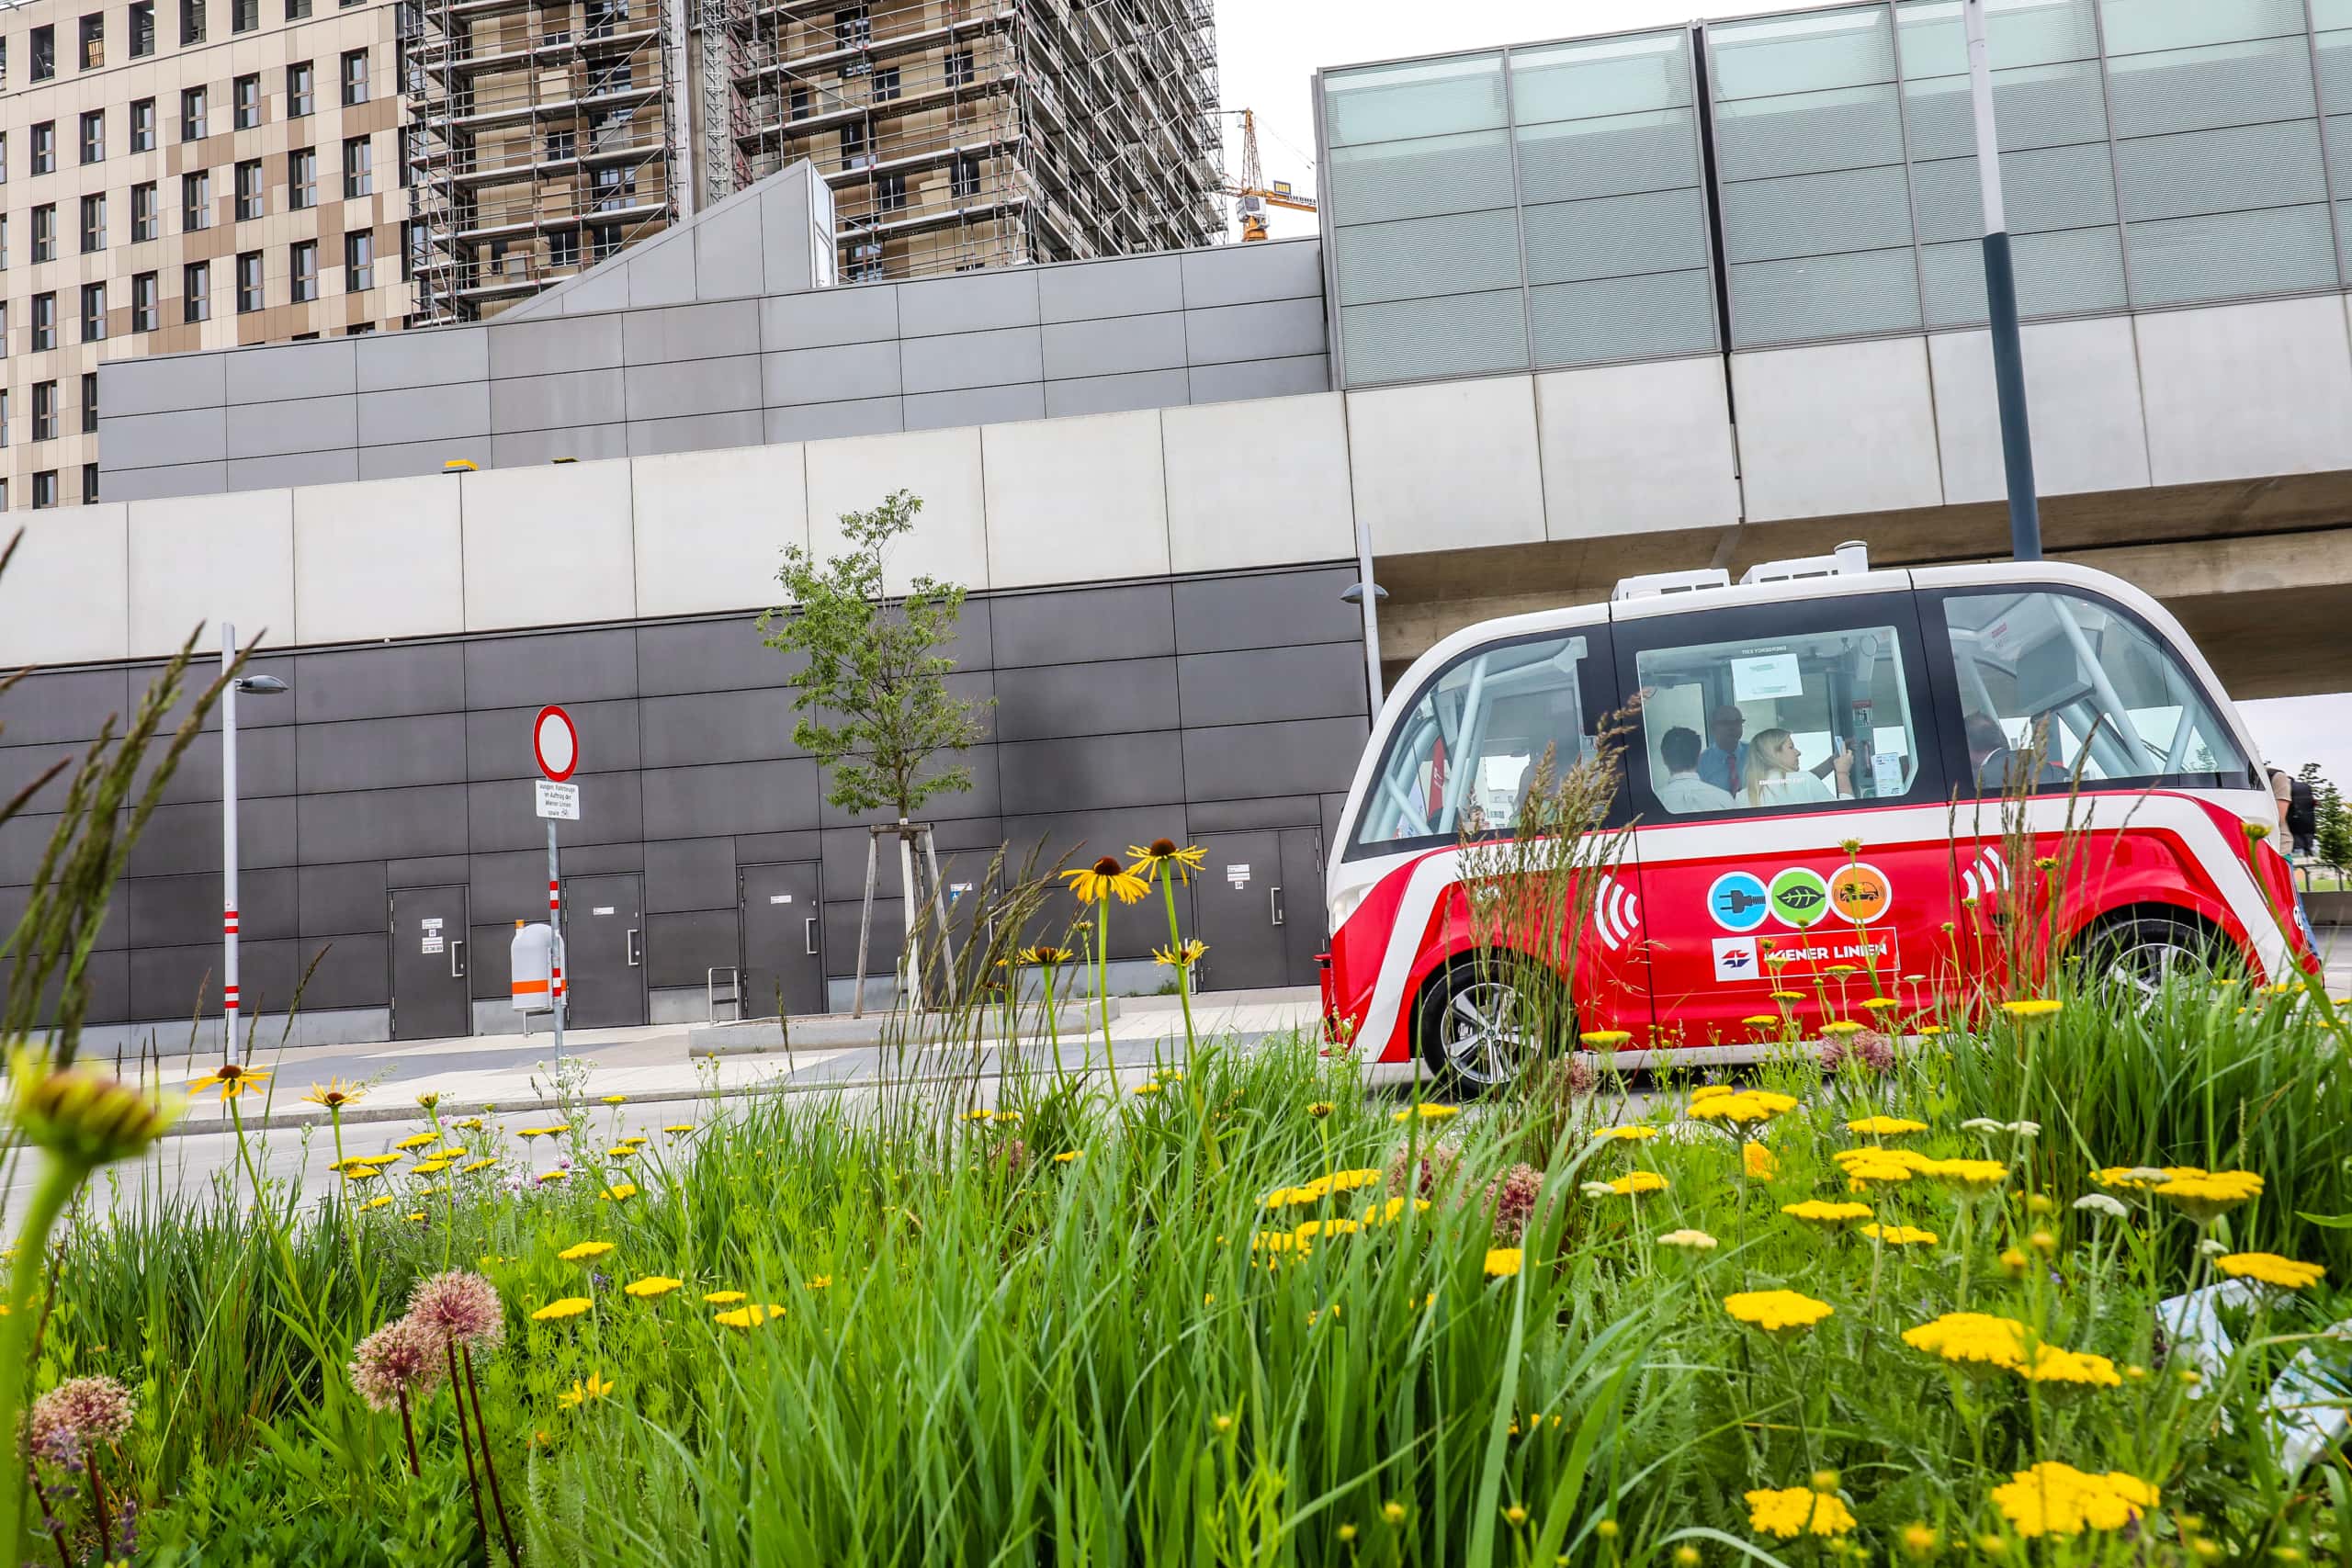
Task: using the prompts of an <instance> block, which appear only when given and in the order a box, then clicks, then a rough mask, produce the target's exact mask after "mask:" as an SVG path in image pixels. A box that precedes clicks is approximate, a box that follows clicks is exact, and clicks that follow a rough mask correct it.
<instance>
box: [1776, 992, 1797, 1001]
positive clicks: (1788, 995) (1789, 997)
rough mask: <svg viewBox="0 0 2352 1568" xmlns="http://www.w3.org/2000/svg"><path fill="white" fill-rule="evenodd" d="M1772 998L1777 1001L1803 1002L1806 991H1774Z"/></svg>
mask: <svg viewBox="0 0 2352 1568" xmlns="http://www.w3.org/2000/svg"><path fill="white" fill-rule="evenodd" d="M1772 999H1773V1000H1774V1001H1776V1002H1801V1001H1803V1000H1804V992H1803V991H1774V992H1773V993H1772Z"/></svg>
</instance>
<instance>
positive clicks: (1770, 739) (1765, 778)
mask: <svg viewBox="0 0 2352 1568" xmlns="http://www.w3.org/2000/svg"><path fill="white" fill-rule="evenodd" d="M1828 767H1829V770H1830V772H1832V773H1836V774H1837V776H1838V787H1837V789H1836V791H1835V792H1832V790H1831V789H1830V787H1829V785H1828V784H1827V783H1826V782H1825V781H1824V780H1823V779H1822V777H1821V769H1820V768H1819V767H1815V769H1814V771H1813V772H1811V773H1806V772H1804V757H1803V755H1802V754H1801V753H1800V752H1799V751H1798V750H1797V742H1796V737H1795V736H1793V735H1791V734H1790V733H1789V732H1788V731H1787V730H1785V729H1768V730H1766V731H1764V732H1763V733H1762V734H1761V735H1758V737H1757V738H1756V739H1754V740H1752V741H1750V742H1749V743H1748V747H1747V770H1746V776H1745V778H1744V779H1743V781H1742V787H1741V791H1740V793H1741V795H1742V796H1743V797H1744V800H1745V804H1747V805H1749V806H1812V805H1815V804H1816V803H1818V802H1820V801H1825V800H1834V799H1836V798H1837V797H1838V795H1852V794H1853V793H1854V743H1853V742H1852V741H1850V740H1849V741H1847V742H1846V743H1845V747H1844V750H1840V751H1839V752H1838V754H1837V755H1836V756H1834V757H1832V758H1830V759H1829V762H1828Z"/></svg>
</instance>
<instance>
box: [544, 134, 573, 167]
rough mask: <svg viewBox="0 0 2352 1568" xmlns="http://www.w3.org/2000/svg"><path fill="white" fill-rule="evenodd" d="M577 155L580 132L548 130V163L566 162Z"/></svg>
mask: <svg viewBox="0 0 2352 1568" xmlns="http://www.w3.org/2000/svg"><path fill="white" fill-rule="evenodd" d="M578 156H580V133H579V132H578V131H576V130H550V131H548V163H550V164H562V163H568V162H570V161H571V159H573V158H577V157H578Z"/></svg>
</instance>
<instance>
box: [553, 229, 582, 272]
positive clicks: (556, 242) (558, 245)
mask: <svg viewBox="0 0 2352 1568" xmlns="http://www.w3.org/2000/svg"><path fill="white" fill-rule="evenodd" d="M548 265H549V266H551V267H576V266H578V265H580V231H579V230H577V229H565V230H562V231H559V232H557V233H553V234H549V235H548Z"/></svg>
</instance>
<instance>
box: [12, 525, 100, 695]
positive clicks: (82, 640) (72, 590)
mask: <svg viewBox="0 0 2352 1568" xmlns="http://www.w3.org/2000/svg"><path fill="white" fill-rule="evenodd" d="M127 512H128V509H127V508H125V507H122V506H106V505H99V506H75V507H62V508H59V509H58V510H56V511H50V512H36V513H31V514H29V515H28V516H26V517H23V518H20V519H18V520H17V526H18V527H21V528H22V529H23V530H24V542H23V543H22V544H20V545H18V546H17V554H16V558H14V559H13V560H11V561H10V562H9V563H8V570H7V571H6V573H5V574H0V666H5V667H6V668H8V669H11V670H14V669H17V668H19V667H20V666H23V665H27V664H36V663H39V664H71V663H74V662H76V661H78V660H95V659H122V658H127V657H128V656H129V655H130V594H129V592H127V589H128V583H127V581H126V576H127V573H128V570H129V563H130V537H129V518H128V516H127Z"/></svg>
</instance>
